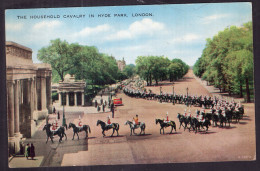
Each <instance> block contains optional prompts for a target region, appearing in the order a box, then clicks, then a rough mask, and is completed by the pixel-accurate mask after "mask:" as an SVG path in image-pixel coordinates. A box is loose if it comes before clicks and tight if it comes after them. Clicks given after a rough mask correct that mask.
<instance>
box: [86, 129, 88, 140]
mask: <svg viewBox="0 0 260 171" xmlns="http://www.w3.org/2000/svg"><path fill="white" fill-rule="evenodd" d="M85 132H86V137H85V139H87V138H88V130H85Z"/></svg>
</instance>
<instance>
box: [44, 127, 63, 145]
mask: <svg viewBox="0 0 260 171" xmlns="http://www.w3.org/2000/svg"><path fill="white" fill-rule="evenodd" d="M42 130H43V131H44V130H46V135H47V141H46V144H47V142H48V140H49V138H50V139H51V142H52V143H53V136H54V135H58V136H59V137H60V139H59V142H61V141H62V138H63V137H64V135H65V137H66V140H67V135H66V134H65V128H64V127H63V126H60V127H59V129H58V130H57V131H51V124H47V125H45V126H44V127H43V129H42Z"/></svg>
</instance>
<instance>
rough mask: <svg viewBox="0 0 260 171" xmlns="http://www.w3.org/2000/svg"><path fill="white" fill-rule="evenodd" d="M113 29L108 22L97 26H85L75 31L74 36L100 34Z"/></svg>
mask: <svg viewBox="0 0 260 171" xmlns="http://www.w3.org/2000/svg"><path fill="white" fill-rule="evenodd" d="M110 29H111V26H110V25H108V24H103V25H98V26H96V27H85V28H84V29H82V30H81V31H79V32H78V33H74V34H73V37H74V36H75V37H85V36H88V35H93V34H98V33H102V32H106V31H109V30H110Z"/></svg>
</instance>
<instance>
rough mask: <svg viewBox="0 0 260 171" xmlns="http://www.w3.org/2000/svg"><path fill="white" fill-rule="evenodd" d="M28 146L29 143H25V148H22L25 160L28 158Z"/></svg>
mask: <svg viewBox="0 0 260 171" xmlns="http://www.w3.org/2000/svg"><path fill="white" fill-rule="evenodd" d="M28 148H29V144H27V145H26V146H25V149H24V156H25V157H26V159H27V160H28V157H29V153H28Z"/></svg>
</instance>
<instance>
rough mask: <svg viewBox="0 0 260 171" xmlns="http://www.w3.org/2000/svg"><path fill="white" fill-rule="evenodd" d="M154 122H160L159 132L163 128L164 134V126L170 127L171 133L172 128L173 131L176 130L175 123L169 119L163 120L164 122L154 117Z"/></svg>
mask: <svg viewBox="0 0 260 171" xmlns="http://www.w3.org/2000/svg"><path fill="white" fill-rule="evenodd" d="M155 123H156V124H158V123H160V126H161V129H160V134H161V130H163V134H164V128H165V127H169V126H171V127H172V129H171V132H170V134H171V133H172V130H173V128H174V130H175V132H176V124H175V122H174V121H169V122H167V123H165V122H164V121H163V120H161V119H155Z"/></svg>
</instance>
